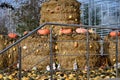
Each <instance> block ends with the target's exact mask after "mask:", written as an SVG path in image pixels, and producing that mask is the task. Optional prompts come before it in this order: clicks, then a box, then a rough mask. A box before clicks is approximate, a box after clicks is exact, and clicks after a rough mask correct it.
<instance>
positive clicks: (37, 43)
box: [21, 34, 54, 69]
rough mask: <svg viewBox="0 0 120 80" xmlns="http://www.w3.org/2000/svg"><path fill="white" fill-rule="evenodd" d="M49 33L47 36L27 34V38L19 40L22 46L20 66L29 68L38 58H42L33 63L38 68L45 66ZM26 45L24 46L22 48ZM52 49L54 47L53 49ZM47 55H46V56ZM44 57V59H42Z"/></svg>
mask: <svg viewBox="0 0 120 80" xmlns="http://www.w3.org/2000/svg"><path fill="white" fill-rule="evenodd" d="M49 39H50V37H49V35H48V36H41V35H37V34H33V35H32V36H29V37H28V38H27V39H25V40H23V41H22V42H21V46H22V57H24V56H26V55H27V56H26V57H24V58H23V59H22V68H23V69H30V68H32V67H34V65H35V64H37V63H38V62H39V61H40V60H42V59H43V61H42V62H40V63H38V65H35V66H36V67H38V68H39V69H45V68H46V66H47V65H48V64H49V62H50V61H49V60H50V59H49V53H50V47H49ZM25 46H26V48H24V47H25ZM53 46H54V43H53ZM53 51H54V49H53ZM47 56H48V57H47ZM46 57H47V58H46ZM44 58H45V59H44Z"/></svg>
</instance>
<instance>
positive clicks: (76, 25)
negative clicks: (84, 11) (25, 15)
mask: <svg viewBox="0 0 120 80" xmlns="http://www.w3.org/2000/svg"><path fill="white" fill-rule="evenodd" d="M45 25H59V26H71V27H84V28H91V27H92V28H99V29H114V30H120V28H118V27H114V28H113V27H104V26H88V25H80V24H62V23H51V22H46V23H43V24H42V25H40V26H39V27H37V28H36V29H34V30H32V31H31V32H30V33H28V34H27V35H25V36H23V37H22V38H20V39H19V40H17V41H16V42H15V43H13V44H11V45H10V46H8V47H6V48H5V49H3V50H1V51H0V54H2V53H4V52H5V51H7V50H8V49H10V48H11V47H13V46H15V45H17V44H18V43H20V42H21V41H22V40H24V39H26V38H27V37H28V36H30V35H32V34H33V33H35V32H36V31H37V30H39V29H40V28H42V27H44V26H45Z"/></svg>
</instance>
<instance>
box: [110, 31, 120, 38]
mask: <svg viewBox="0 0 120 80" xmlns="http://www.w3.org/2000/svg"><path fill="white" fill-rule="evenodd" d="M109 35H110V36H111V37H116V36H120V32H118V33H117V32H116V31H111V32H110V34H109Z"/></svg>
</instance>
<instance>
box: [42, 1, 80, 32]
mask: <svg viewBox="0 0 120 80" xmlns="http://www.w3.org/2000/svg"><path fill="white" fill-rule="evenodd" d="M80 5H81V4H80V3H79V2H77V1H76V0H49V1H47V2H44V3H43V4H42V7H41V11H40V14H41V18H40V24H42V23H45V22H57V23H65V24H80V10H79V8H80ZM52 27H53V33H54V34H59V32H58V31H59V30H60V29H61V26H52ZM62 27H63V28H65V26H62ZM44 28H50V26H45V27H44ZM66 28H73V29H74V27H70V26H69V27H66Z"/></svg>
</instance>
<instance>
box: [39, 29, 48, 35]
mask: <svg viewBox="0 0 120 80" xmlns="http://www.w3.org/2000/svg"><path fill="white" fill-rule="evenodd" d="M37 33H38V34H40V35H47V34H50V30H49V29H39V30H38V31H37Z"/></svg>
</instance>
